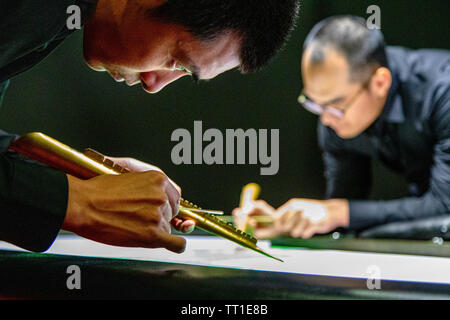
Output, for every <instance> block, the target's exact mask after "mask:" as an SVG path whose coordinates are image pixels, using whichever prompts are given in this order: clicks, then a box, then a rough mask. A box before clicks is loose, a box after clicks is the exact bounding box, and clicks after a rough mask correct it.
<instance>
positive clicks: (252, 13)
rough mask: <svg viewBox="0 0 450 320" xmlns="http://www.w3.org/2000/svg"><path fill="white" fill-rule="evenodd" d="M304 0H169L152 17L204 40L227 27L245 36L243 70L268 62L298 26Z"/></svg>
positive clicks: (243, 42) (252, 68) (243, 71)
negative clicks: (301, 0) (174, 25)
mask: <svg viewBox="0 0 450 320" xmlns="http://www.w3.org/2000/svg"><path fill="white" fill-rule="evenodd" d="M299 9H300V0H168V1H167V2H165V3H163V4H162V5H160V6H158V7H156V8H153V9H151V10H149V12H148V14H149V15H150V16H151V17H155V18H159V19H160V20H162V21H165V22H169V23H174V24H178V25H182V26H184V27H185V28H186V29H187V30H188V31H189V32H191V33H192V34H193V36H194V37H196V38H197V39H199V40H201V41H207V40H213V39H215V38H217V37H218V36H220V35H222V34H224V33H225V32H227V31H233V32H237V33H238V34H239V36H240V38H241V52H240V60H241V65H240V71H241V72H242V73H248V72H254V71H258V70H259V69H261V68H262V67H263V66H265V65H266V64H267V63H268V62H269V61H270V60H271V59H272V57H273V56H275V54H276V53H277V52H278V51H279V50H280V49H281V48H282V47H283V44H284V43H285V42H286V41H287V39H288V37H289V35H290V33H291V31H292V30H293V29H294V27H295V23H296V20H297V17H298V12H299Z"/></svg>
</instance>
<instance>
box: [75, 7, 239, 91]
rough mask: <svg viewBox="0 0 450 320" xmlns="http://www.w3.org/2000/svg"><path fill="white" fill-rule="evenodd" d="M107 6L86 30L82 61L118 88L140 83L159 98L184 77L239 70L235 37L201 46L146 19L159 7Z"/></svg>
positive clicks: (223, 37)
mask: <svg viewBox="0 0 450 320" xmlns="http://www.w3.org/2000/svg"><path fill="white" fill-rule="evenodd" d="M125 2H126V3H127V4H126V5H125ZM104 3H105V2H104V1H100V2H99V4H98V6H97V10H96V12H95V14H94V17H93V18H92V19H91V20H90V21H88V23H87V24H86V25H85V27H84V57H85V60H86V62H87V64H88V65H89V66H90V67H91V68H92V69H94V70H96V71H106V72H108V73H109V74H110V75H111V77H113V78H114V79H115V80H116V81H118V82H121V81H124V82H125V83H126V84H127V85H130V86H131V85H135V84H138V83H141V85H142V87H143V89H144V90H145V91H147V92H150V93H156V92H158V91H160V90H161V89H162V88H164V87H165V86H166V85H168V84H169V83H171V82H173V81H175V80H177V79H179V78H181V77H183V76H186V75H192V76H193V78H194V79H211V78H214V77H216V76H217V75H218V74H220V73H223V72H225V71H227V70H231V69H233V68H236V67H238V66H239V64H240V58H239V52H240V39H239V37H238V36H237V35H236V34H234V33H231V32H230V33H225V34H223V35H221V36H219V37H218V38H217V39H214V40H212V41H208V42H205V41H198V40H197V39H195V38H194V37H193V36H192V35H191V34H190V33H189V32H187V31H186V30H184V28H183V27H182V26H179V25H173V24H168V23H163V22H161V21H159V20H157V19H153V18H149V17H148V16H147V15H145V12H146V10H147V9H150V8H151V6H155V5H160V4H161V1H159V2H158V1H138V0H133V1H123V2H122V1H118V2H116V3H115V4H112V5H104ZM117 3H119V4H117Z"/></svg>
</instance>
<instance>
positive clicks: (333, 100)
mask: <svg viewBox="0 0 450 320" xmlns="http://www.w3.org/2000/svg"><path fill="white" fill-rule="evenodd" d="M303 92H305V94H306V96H307V97H309V98H310V99H311V96H310V95H309V94H308V92H306V91H303ZM344 99H345V98H344V97H337V98H333V99H331V100H329V101H327V102H324V103H321V104H320V105H321V106H326V105H330V104H335V103H339V102H341V101H343V100H344ZM312 101H313V102H315V103H317V102H316V101H315V100H312Z"/></svg>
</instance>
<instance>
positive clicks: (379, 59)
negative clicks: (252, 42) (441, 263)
mask: <svg viewBox="0 0 450 320" xmlns="http://www.w3.org/2000/svg"><path fill="white" fill-rule="evenodd" d="M302 77H303V84H304V88H303V91H302V94H301V95H300V96H299V98H298V101H299V103H300V104H301V105H302V106H303V107H304V108H305V109H306V110H308V111H310V112H312V113H314V114H317V115H318V116H319V117H320V122H319V125H318V140H319V144H320V147H321V149H322V151H323V159H324V165H325V177H326V181H327V191H326V197H327V199H328V200H323V201H319V200H311V199H291V200H290V201H288V202H287V203H286V204H284V205H283V206H281V207H280V208H278V209H274V208H273V207H271V206H270V205H268V204H267V203H265V202H264V201H255V202H254V203H253V206H246V209H245V212H244V210H243V209H242V208H237V209H235V210H234V212H233V214H234V215H235V217H236V219H237V222H238V224H240V226H241V227H243V223H244V220H245V223H249V224H250V225H252V226H253V227H255V228H256V229H255V235H256V236H257V237H260V238H273V237H276V236H278V235H283V234H287V235H291V236H293V237H302V238H309V237H311V236H312V235H314V234H317V233H328V232H331V231H333V230H334V229H336V228H340V227H342V228H347V229H348V230H352V231H361V230H364V229H367V228H370V227H373V226H376V225H381V224H385V223H389V222H395V221H410V220H416V219H422V218H427V217H432V216H442V215H446V214H449V213H450V52H448V51H444V50H416V51H413V50H408V49H405V48H400V47H385V44H384V39H383V35H382V33H381V32H380V31H379V30H369V29H368V28H367V27H366V23H365V21H364V20H363V19H360V18H357V17H351V16H339V17H331V18H328V19H326V20H324V21H322V22H320V23H319V24H318V25H316V26H315V27H314V28H313V30H312V31H311V32H310V34H309V35H308V37H307V39H306V41H305V44H304V54H303V57H302ZM372 158H378V159H379V161H380V162H381V163H383V164H384V165H385V166H386V167H388V168H389V169H391V170H393V171H394V172H396V173H398V174H400V175H402V176H403V177H404V178H405V179H406V180H407V182H408V184H409V193H410V194H409V196H408V197H405V198H402V199H395V200H387V201H370V200H367V198H368V196H369V192H370V188H371V159H372ZM260 215H271V216H273V218H274V219H273V223H271V224H269V225H267V224H265V225H263V224H261V223H258V222H257V221H258V219H256V218H254V217H255V216H260ZM239 217H246V219H242V218H239ZM266 220H267V219H266Z"/></svg>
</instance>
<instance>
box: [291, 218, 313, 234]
mask: <svg viewBox="0 0 450 320" xmlns="http://www.w3.org/2000/svg"><path fill="white" fill-rule="evenodd" d="M310 225H311V220H309V219H308V218H305V217H303V216H302V218H301V219H300V220H299V222H298V224H297V225H296V226H295V227H294V228H292V230H291V232H290V234H291V236H292V237H294V238H300V237H303V235H304V232H305V230H306V229H307V228H308V227H309V226H310Z"/></svg>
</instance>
